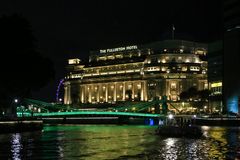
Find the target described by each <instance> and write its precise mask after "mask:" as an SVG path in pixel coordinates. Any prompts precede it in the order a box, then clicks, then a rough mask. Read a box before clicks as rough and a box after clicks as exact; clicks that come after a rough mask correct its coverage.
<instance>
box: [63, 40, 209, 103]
mask: <svg viewBox="0 0 240 160" xmlns="http://www.w3.org/2000/svg"><path fill="white" fill-rule="evenodd" d="M206 54H207V45H206V44H202V43H195V42H190V41H183V40H165V41H159V42H154V43H150V44H145V45H131V46H122V47H117V48H110V49H101V50H98V51H91V52H90V56H89V61H88V63H82V61H81V60H80V59H78V58H74V59H69V60H68V65H67V67H66V68H67V71H68V74H67V75H66V77H65V82H64V103H65V104H80V103H116V102H118V101H150V100H153V99H155V98H159V99H161V97H162V96H164V95H166V96H167V97H168V99H169V100H172V101H179V100H180V97H179V95H180V93H181V92H183V91H186V90H188V89H189V88H190V87H196V88H197V89H198V90H204V89H208V82H207V61H206Z"/></svg>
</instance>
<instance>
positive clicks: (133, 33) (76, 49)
mask: <svg viewBox="0 0 240 160" xmlns="http://www.w3.org/2000/svg"><path fill="white" fill-rule="evenodd" d="M221 11H222V7H221V0H167V1H166V0H165V1H164V0H145V1H140V0H138V1H135V0H131V1H130V0H109V1H103V0H95V1H93V0H85V1H84V0H65V1H64V0H46V1H45V0H21V1H20V0H15V1H14V0H1V1H0V16H1V15H3V14H5V15H11V14H13V13H18V14H20V15H22V16H23V17H25V18H26V19H28V20H29V21H30V23H31V25H32V30H33V33H34V35H35V37H36V39H37V41H38V42H37V45H38V49H39V51H40V52H41V53H42V55H44V56H46V57H49V58H51V59H52V60H53V62H54V63H55V68H56V79H55V81H52V82H51V83H49V85H48V86H46V87H45V88H43V89H41V90H40V91H39V92H37V93H34V98H36V99H40V100H44V101H54V100H55V91H56V88H57V85H58V81H59V80H60V79H61V78H63V77H64V74H65V71H64V67H65V65H66V60H67V58H69V57H78V58H80V59H87V57H88V52H89V50H96V49H100V48H102V49H104V48H114V47H118V46H124V45H133V44H144V43H148V42H152V41H158V40H164V39H170V38H171V29H172V24H174V26H175V28H176V30H175V32H176V36H175V37H176V39H184V40H194V41H198V42H211V41H213V40H216V39H220V38H221V37H222V35H221V33H222V13H221Z"/></svg>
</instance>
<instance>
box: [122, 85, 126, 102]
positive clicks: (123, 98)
mask: <svg viewBox="0 0 240 160" xmlns="http://www.w3.org/2000/svg"><path fill="white" fill-rule="evenodd" d="M125 86H126V82H123V87H122V90H123V94H122V95H123V97H122V100H123V101H125V98H126V95H125V93H126V89H125Z"/></svg>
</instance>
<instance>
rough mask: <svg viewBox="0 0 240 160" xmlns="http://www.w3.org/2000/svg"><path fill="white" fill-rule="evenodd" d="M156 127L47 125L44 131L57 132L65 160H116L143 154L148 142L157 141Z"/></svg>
mask: <svg viewBox="0 0 240 160" xmlns="http://www.w3.org/2000/svg"><path fill="white" fill-rule="evenodd" d="M154 129H155V127H150V126H127V125H126V126H115V125H109V126H106V125H105V126H104V125H102V126H101V125H64V126H46V127H44V132H46V133H45V134H48V135H49V133H51V132H52V134H53V136H54V133H55V134H57V136H58V140H59V142H58V143H57V144H58V145H60V146H59V148H61V152H62V153H61V155H62V156H64V159H65V158H66V159H71V158H74V157H75V158H76V157H78V158H80V157H81V158H82V159H85V158H87V159H108V158H109V159H115V158H118V157H120V156H131V155H137V154H141V153H143V152H144V150H145V149H146V147H147V144H148V143H151V142H153V141H155V136H153V135H152V133H154ZM55 136H56V135H55ZM43 138H44V136H43ZM46 138H49V137H46Z"/></svg>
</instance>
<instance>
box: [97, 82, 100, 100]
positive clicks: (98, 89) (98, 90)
mask: <svg viewBox="0 0 240 160" xmlns="http://www.w3.org/2000/svg"><path fill="white" fill-rule="evenodd" d="M99 87H100V85H97V103H99V95H100V93H99V92H100V88H99Z"/></svg>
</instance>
